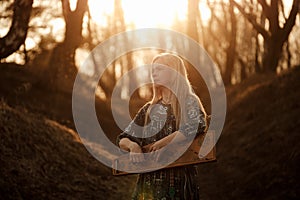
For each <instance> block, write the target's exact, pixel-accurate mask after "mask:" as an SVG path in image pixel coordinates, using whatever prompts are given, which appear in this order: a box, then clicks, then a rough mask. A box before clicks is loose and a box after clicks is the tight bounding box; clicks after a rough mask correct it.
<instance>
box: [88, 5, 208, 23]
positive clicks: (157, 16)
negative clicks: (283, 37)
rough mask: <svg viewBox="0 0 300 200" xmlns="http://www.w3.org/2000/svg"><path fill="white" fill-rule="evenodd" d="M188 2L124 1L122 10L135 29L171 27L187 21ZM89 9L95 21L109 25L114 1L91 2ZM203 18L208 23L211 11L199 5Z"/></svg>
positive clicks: (126, 20) (126, 19)
mask: <svg viewBox="0 0 300 200" xmlns="http://www.w3.org/2000/svg"><path fill="white" fill-rule="evenodd" d="M187 2H188V1H187V0H176V1H174V0H122V1H121V4H122V8H123V12H124V18H125V22H126V24H134V26H135V28H145V27H170V26H172V25H173V24H174V23H175V22H174V20H175V19H178V20H185V19H186V16H187ZM89 8H90V12H91V16H92V18H93V20H94V21H96V22H97V23H98V24H100V25H103V26H105V25H107V23H106V19H107V16H108V15H111V14H112V13H113V12H114V0H89ZM199 9H200V14H201V18H202V19H203V20H204V22H206V21H207V20H208V19H209V17H210V10H209V9H208V8H207V7H206V5H205V4H203V3H200V4H199Z"/></svg>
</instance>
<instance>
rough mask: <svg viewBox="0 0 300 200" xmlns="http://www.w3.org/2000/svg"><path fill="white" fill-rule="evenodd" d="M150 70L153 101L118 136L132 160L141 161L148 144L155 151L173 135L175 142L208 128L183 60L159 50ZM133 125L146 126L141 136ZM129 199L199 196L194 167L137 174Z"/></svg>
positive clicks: (120, 143) (191, 198)
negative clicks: (143, 149) (143, 148)
mask: <svg viewBox="0 0 300 200" xmlns="http://www.w3.org/2000/svg"><path fill="white" fill-rule="evenodd" d="M151 69H152V70H151V77H152V81H153V97H152V100H151V101H150V102H148V103H146V104H145V105H144V106H143V107H142V108H141V109H140V110H139V112H138V113H137V115H136V116H135V118H134V120H133V121H132V122H131V123H130V124H129V126H128V127H127V128H126V129H125V131H124V132H123V133H121V134H120V135H119V136H118V139H117V144H118V145H119V146H120V148H121V149H123V150H126V151H129V152H130V160H131V161H132V162H143V161H144V159H145V158H144V155H143V154H142V153H143V152H142V147H143V146H145V145H149V144H151V145H150V148H149V149H150V151H151V152H154V153H155V152H157V150H159V149H161V148H163V147H165V146H166V145H167V144H168V143H169V142H171V141H172V140H173V139H175V138H176V144H177V142H180V141H184V140H186V139H187V138H189V137H195V135H197V134H201V133H204V132H205V131H206V129H207V120H206V116H207V115H206V112H205V110H204V108H203V106H202V103H201V101H200V99H199V97H198V96H197V95H196V94H195V93H194V92H193V90H192V87H191V84H190V83H189V81H188V78H187V72H186V67H185V65H184V62H183V60H182V59H181V58H180V57H179V56H177V55H174V54H170V53H162V54H159V55H157V56H156V57H154V59H153V61H152V65H151ZM174 72H176V73H174ZM182 77H183V78H182ZM182 80H183V81H182ZM170 88H171V89H170ZM175 94H176V96H175ZM136 125H138V126H147V128H145V130H144V131H143V135H142V136H143V137H138V136H137V133H136V131H137V130H138V129H137V127H136ZM139 130H140V129H139ZM173 142H174V141H172V143H173ZM132 199H160V200H161V199H180V200H181V199H187V200H193V199H195V200H196V199H199V187H198V184H197V169H196V166H193V165H188V166H183V167H175V168H165V169H159V170H156V171H152V172H147V173H141V174H139V176H138V180H137V184H136V188H135V190H134V193H133V195H132Z"/></svg>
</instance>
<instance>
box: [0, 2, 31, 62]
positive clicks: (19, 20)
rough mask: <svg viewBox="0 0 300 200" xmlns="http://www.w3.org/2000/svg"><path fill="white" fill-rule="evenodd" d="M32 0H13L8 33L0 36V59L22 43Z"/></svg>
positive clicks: (25, 33) (25, 34)
mask: <svg viewBox="0 0 300 200" xmlns="http://www.w3.org/2000/svg"><path fill="white" fill-rule="evenodd" d="M32 4H33V0H15V1H14V3H13V19H12V23H11V26H10V29H9V31H8V33H7V34H6V35H5V36H4V37H2V38H0V59H2V58H6V57H8V56H9V55H11V54H12V53H14V52H15V51H17V50H18V49H19V48H20V46H21V45H22V44H24V42H25V39H26V36H27V30H28V23H29V19H30V14H31V10H32Z"/></svg>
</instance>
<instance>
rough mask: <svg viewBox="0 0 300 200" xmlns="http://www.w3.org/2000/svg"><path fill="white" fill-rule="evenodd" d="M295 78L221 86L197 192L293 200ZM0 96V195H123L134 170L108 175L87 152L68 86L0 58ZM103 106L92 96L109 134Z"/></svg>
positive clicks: (299, 108)
mask: <svg viewBox="0 0 300 200" xmlns="http://www.w3.org/2000/svg"><path fill="white" fill-rule="evenodd" d="M299 77H300V68H299V67H298V68H294V69H292V70H290V71H288V72H285V73H283V74H281V75H279V76H278V75H275V74H259V75H253V76H252V77H250V78H249V79H247V80H245V81H244V82H243V83H241V84H238V85H235V86H231V87H230V88H226V92H227V106H228V107H227V116H226V122H225V126H224V129H223V132H222V135H221V137H220V139H219V140H218V143H217V146H216V149H217V162H212V163H206V164H201V165H199V172H200V174H199V183H200V186H201V188H200V189H201V197H202V199H299V197H300V185H299V183H298V179H297V177H299V164H300V162H299V161H300V157H299V155H300V149H299V145H298V144H299V139H300V137H299V132H300V128H299V127H300V117H299V114H300V101H299V99H300V93H299V92H298V91H299V88H300V80H299ZM0 95H1V96H0V98H1V99H0V134H1V139H0V154H1V156H0V163H1V165H0V177H1V179H0V199H129V198H130V194H131V192H132V190H133V188H134V184H135V179H136V175H127V176H118V177H115V176H112V175H111V169H110V168H109V167H106V166H104V165H103V164H101V163H100V162H99V161H97V160H96V159H95V158H94V157H93V156H92V155H91V154H89V153H88V151H87V150H86V148H85V147H84V145H83V144H82V141H81V139H80V138H79V136H78V134H77V132H76V129H75V126H74V123H73V118H72V109H71V94H70V93H66V92H61V91H59V90H57V91H53V90H48V89H46V88H44V87H43V84H40V82H39V81H38V80H37V77H36V76H34V75H33V74H32V73H31V72H30V70H28V69H27V68H26V67H24V66H18V65H15V64H0ZM142 103H143V102H140V103H139V104H138V105H139V106H140V105H141V104H142ZM106 105H107V104H106V103H105V102H101V101H99V100H97V102H96V109H97V112H98V113H99V115H100V117H99V119H100V120H101V124H105V130H106V131H108V132H111V133H116V134H117V133H118V131H119V130H118V128H116V126H115V124H114V123H113V122H112V121H111V119H112V117H111V112H110V110H109V109H108V108H107V106H106ZM137 108H138V107H137ZM137 108H135V109H137ZM116 134H112V135H110V136H109V135H108V136H109V138H110V139H111V140H112V141H113V140H114V139H115V137H116Z"/></svg>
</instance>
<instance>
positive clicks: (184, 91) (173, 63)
mask: <svg viewBox="0 0 300 200" xmlns="http://www.w3.org/2000/svg"><path fill="white" fill-rule="evenodd" d="M161 62H162V63H163V64H164V65H167V66H169V67H171V68H172V69H174V70H175V71H176V72H178V73H175V77H173V79H174V84H173V85H172V89H173V91H174V92H175V94H176V96H175V95H174V94H173V92H172V98H171V107H172V109H173V113H174V115H175V118H176V128H177V129H178V128H179V125H180V123H181V122H183V123H184V122H186V121H187V119H186V115H185V114H184V113H186V112H187V108H186V105H185V103H183V104H182V105H181V107H180V103H179V102H185V101H186V99H187V98H190V97H192V98H194V99H196V100H197V102H198V103H199V108H200V109H201V110H202V112H203V113H204V115H205V120H206V118H207V115H206V112H205V110H204V108H203V105H202V103H201V101H200V99H199V97H198V96H197V95H196V94H195V93H194V91H193V89H192V86H191V84H190V82H189V79H188V76H187V71H186V67H185V64H184V62H183V60H182V59H181V58H180V57H179V56H177V55H175V54H170V53H161V54H158V55H157V56H155V57H154V58H153V60H152V71H153V65H154V64H155V63H161ZM151 76H152V72H151ZM182 77H183V78H184V81H183V82H182V81H180V80H182ZM152 88H153V97H152V100H151V101H150V104H151V105H154V104H156V103H157V102H158V101H160V100H161V99H162V93H161V90H160V87H158V86H157V85H156V84H155V83H154V81H153V87H152ZM176 97H177V98H176ZM151 105H150V106H149V109H148V111H147V114H146V121H145V123H148V119H149V114H150V110H151V107H152V106H151Z"/></svg>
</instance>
